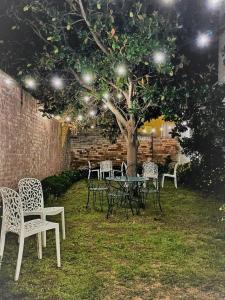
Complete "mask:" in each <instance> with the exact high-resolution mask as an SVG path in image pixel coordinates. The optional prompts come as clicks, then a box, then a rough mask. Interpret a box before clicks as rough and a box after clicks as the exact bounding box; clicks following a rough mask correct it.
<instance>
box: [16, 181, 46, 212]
mask: <svg viewBox="0 0 225 300" xmlns="http://www.w3.org/2000/svg"><path fill="white" fill-rule="evenodd" d="M18 186H19V194H20V197H21V201H22V205H23V211H24V212H32V211H36V210H38V209H42V208H43V207H44V199H43V191H42V186H41V182H40V180H38V179H36V178H23V179H21V180H20V181H19V184H18Z"/></svg>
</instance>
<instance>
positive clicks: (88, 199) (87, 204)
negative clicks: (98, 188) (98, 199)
mask: <svg viewBox="0 0 225 300" xmlns="http://www.w3.org/2000/svg"><path fill="white" fill-rule="evenodd" d="M89 201H90V190H89V188H88V198H87V203H86V209H88V206H89Z"/></svg>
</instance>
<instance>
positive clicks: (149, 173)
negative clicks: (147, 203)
mask: <svg viewBox="0 0 225 300" xmlns="http://www.w3.org/2000/svg"><path fill="white" fill-rule="evenodd" d="M142 176H143V177H146V178H148V179H153V183H154V185H155V187H156V188H157V189H158V177H159V171H158V166H157V164H155V163H154V162H151V161H148V162H144V163H143V170H142Z"/></svg>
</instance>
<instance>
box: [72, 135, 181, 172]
mask: <svg viewBox="0 0 225 300" xmlns="http://www.w3.org/2000/svg"><path fill="white" fill-rule="evenodd" d="M139 143H140V145H139V148H138V162H139V163H141V162H143V161H146V160H148V159H151V158H152V139H151V138H149V137H140V138H139ZM178 151H179V146H178V143H177V141H176V140H175V139H171V138H167V139H164V138H154V139H153V160H154V161H156V162H161V163H163V162H164V159H165V158H166V157H167V156H168V155H170V156H171V158H172V159H173V160H176V159H177V154H178ZM107 159H110V160H113V163H114V165H120V164H121V162H122V161H123V160H125V161H126V143H125V141H124V139H122V138H119V139H118V140H117V143H116V144H110V143H109V141H107V140H106V139H104V138H103V137H102V136H101V135H100V133H98V132H96V131H92V132H89V133H87V132H86V133H85V134H79V135H78V136H76V137H73V138H71V165H72V167H73V168H76V167H78V166H87V161H88V160H90V161H91V162H92V163H93V164H96V163H97V162H99V161H101V160H107Z"/></svg>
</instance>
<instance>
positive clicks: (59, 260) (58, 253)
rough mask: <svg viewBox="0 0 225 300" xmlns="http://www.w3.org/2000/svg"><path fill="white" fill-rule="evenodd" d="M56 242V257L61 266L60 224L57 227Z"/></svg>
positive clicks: (58, 264)
mask: <svg viewBox="0 0 225 300" xmlns="http://www.w3.org/2000/svg"><path fill="white" fill-rule="evenodd" d="M55 243H56V257H57V267H59V268H60V267H61V258H60V239H59V225H58V224H57V227H56V228H55Z"/></svg>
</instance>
